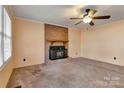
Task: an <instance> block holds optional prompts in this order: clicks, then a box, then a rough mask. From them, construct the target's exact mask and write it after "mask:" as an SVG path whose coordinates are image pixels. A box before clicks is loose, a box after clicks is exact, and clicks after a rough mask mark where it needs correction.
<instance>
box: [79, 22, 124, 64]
mask: <svg viewBox="0 0 124 93" xmlns="http://www.w3.org/2000/svg"><path fill="white" fill-rule="evenodd" d="M81 55H82V57H86V58H91V59H95V60H100V61H104V62H108V63H112V64H117V65H123V66H124V20H123V21H118V22H113V23H109V24H106V25H102V26H98V27H95V28H92V29H89V30H83V31H82V38H81ZM113 57H117V60H116V61H115V60H114V59H113Z"/></svg>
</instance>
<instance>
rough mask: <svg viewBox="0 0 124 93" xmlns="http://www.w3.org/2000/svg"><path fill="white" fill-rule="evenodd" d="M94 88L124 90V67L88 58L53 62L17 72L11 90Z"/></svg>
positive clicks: (10, 84)
mask: <svg viewBox="0 0 124 93" xmlns="http://www.w3.org/2000/svg"><path fill="white" fill-rule="evenodd" d="M19 85H21V86H22V87H24V88H87V87H90V88H94V87H98V88H99V87H106V88H108V87H124V67H121V66H116V65H112V64H108V63H104V62H99V61H94V60H90V59H86V58H73V59H64V60H56V61H53V62H52V61H51V62H50V63H49V64H48V65H35V66H29V67H23V68H18V69H15V70H14V71H13V73H12V76H11V78H10V80H9V83H8V86H7V87H17V86H19Z"/></svg>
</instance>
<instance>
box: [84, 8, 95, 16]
mask: <svg viewBox="0 0 124 93" xmlns="http://www.w3.org/2000/svg"><path fill="white" fill-rule="evenodd" d="M86 12H87V15H88V16H90V17H92V16H93V15H94V14H95V13H96V12H97V10H94V9H86Z"/></svg>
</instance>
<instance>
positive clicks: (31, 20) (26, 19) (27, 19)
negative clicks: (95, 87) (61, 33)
mask: <svg viewBox="0 0 124 93" xmlns="http://www.w3.org/2000/svg"><path fill="white" fill-rule="evenodd" d="M15 19H20V20H25V21H30V22H35V23H41V24H51V25H56V26H61V27H65V28H68V29H69V28H73V29H78V30H81V29H79V28H74V27H68V26H63V25H59V24H54V23H50V22H43V21H42V22H41V21H38V20H33V19H29V18H22V17H15Z"/></svg>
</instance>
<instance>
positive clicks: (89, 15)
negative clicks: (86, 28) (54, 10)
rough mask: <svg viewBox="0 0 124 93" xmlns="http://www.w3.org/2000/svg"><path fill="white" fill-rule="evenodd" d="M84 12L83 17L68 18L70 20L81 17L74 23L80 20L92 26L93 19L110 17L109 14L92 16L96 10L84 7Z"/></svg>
mask: <svg viewBox="0 0 124 93" xmlns="http://www.w3.org/2000/svg"><path fill="white" fill-rule="evenodd" d="M85 12H86V14H85V15H83V17H81V18H78V17H75V18H70V19H71V20H74V19H81V21H79V22H78V23H76V24H75V25H78V24H80V23H81V22H84V23H88V24H89V25H90V26H94V25H95V24H94V22H93V20H96V19H109V18H110V17H111V16H110V15H106V16H94V14H95V13H96V12H97V10H94V9H86V10H85Z"/></svg>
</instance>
